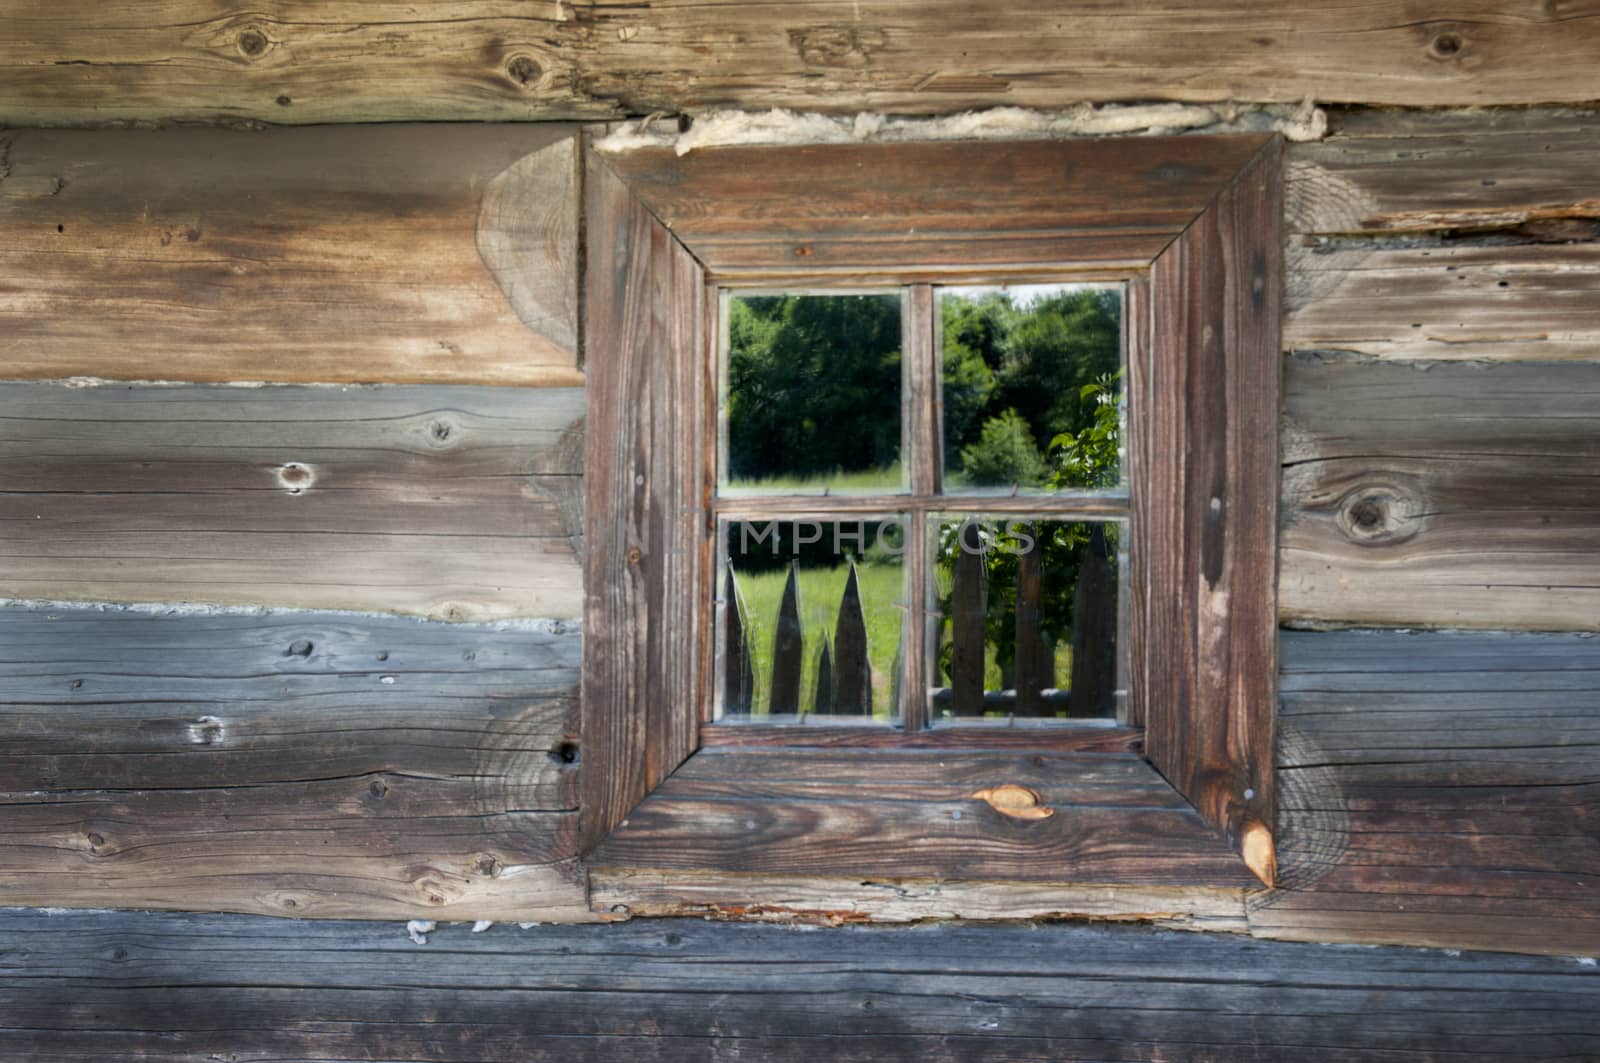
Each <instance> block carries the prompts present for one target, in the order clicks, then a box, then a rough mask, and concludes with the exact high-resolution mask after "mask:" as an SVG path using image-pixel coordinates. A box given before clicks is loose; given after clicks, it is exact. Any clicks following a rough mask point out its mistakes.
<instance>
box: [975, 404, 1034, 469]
mask: <svg viewBox="0 0 1600 1063" xmlns="http://www.w3.org/2000/svg"><path fill="white" fill-rule="evenodd" d="M961 471H962V473H963V475H964V476H965V478H966V480H967V482H968V483H970V484H973V485H975V486H999V487H1004V486H1008V485H1010V484H1021V485H1024V486H1034V485H1037V484H1042V483H1043V482H1044V480H1045V474H1046V465H1045V460H1044V458H1043V456H1041V455H1040V453H1039V448H1038V447H1036V446H1034V445H1033V432H1032V431H1031V430H1030V429H1029V427H1028V422H1027V421H1024V420H1023V419H1022V415H1021V414H1020V413H1018V412H1017V411H1016V410H1006V411H1004V412H1003V413H1001V414H1000V416H998V417H991V418H989V419H988V420H987V421H985V422H984V423H983V434H982V435H981V436H979V438H978V441H977V442H976V443H974V444H972V445H971V446H968V447H962V448H961Z"/></svg>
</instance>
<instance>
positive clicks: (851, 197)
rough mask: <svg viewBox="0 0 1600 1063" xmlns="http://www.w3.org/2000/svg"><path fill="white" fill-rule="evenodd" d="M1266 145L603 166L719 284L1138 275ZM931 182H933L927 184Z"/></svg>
mask: <svg viewBox="0 0 1600 1063" xmlns="http://www.w3.org/2000/svg"><path fill="white" fill-rule="evenodd" d="M1265 141H1266V136H1265V135H1264V134H1236V135H1230V136H1221V137H1204V138H1198V137H1139V138H1132V139H1127V140H1119V141H1107V140H1076V141H1074V140H1057V141H1035V142H1017V143H1008V144H1006V145H1004V148H1003V150H1000V149H999V148H997V146H995V145H985V144H982V143H966V144H943V143H935V144H822V145H814V146H810V147H798V148H771V147H752V148H716V149H702V150H700V151H695V152H691V153H690V154H688V155H686V156H683V157H682V158H680V157H678V156H677V155H676V154H674V153H673V152H672V151H671V150H670V149H666V148H654V149H641V150H637V151H627V152H618V153H615V154H612V155H608V156H607V161H608V162H609V163H610V165H611V166H612V167H613V168H614V169H615V170H616V172H617V173H618V174H619V175H621V177H622V178H623V179H624V180H626V181H627V182H628V183H629V184H630V185H631V186H632V187H633V188H634V190H635V193H636V194H637V195H638V196H639V198H640V199H641V200H642V201H643V202H644V204H645V205H646V206H647V207H649V209H650V210H651V211H652V212H653V213H654V214H655V215H656V216H657V217H658V218H660V219H661V220H662V221H663V222H664V223H666V225H667V227H668V228H669V229H671V230H672V231H673V233H674V234H675V235H677V236H678V238H679V239H681V240H683V241H684V242H685V243H686V244H688V245H689V247H691V248H692V249H693V250H694V253H695V256H696V257H697V258H698V259H699V260H700V261H701V262H702V263H704V264H705V266H706V268H707V269H708V270H709V271H710V272H712V273H713V274H716V275H718V276H739V275H741V274H766V273H785V272H789V273H793V272H798V271H801V270H804V271H807V272H826V271H828V270H839V271H845V272H850V271H859V270H863V269H870V270H873V271H876V272H883V271H889V272H893V271H897V270H898V271H917V270H924V271H926V270H929V269H934V268H938V267H946V268H955V269H984V268H999V269H1004V268H1008V267H1010V268H1018V269H1026V268H1029V267H1031V268H1033V269H1034V270H1037V269H1039V268H1040V264H1042V263H1043V264H1050V265H1057V264H1061V263H1069V264H1075V265H1079V266H1095V265H1102V266H1108V267H1114V266H1131V267H1134V268H1137V267H1142V266H1144V265H1145V264H1147V263H1148V262H1149V261H1150V260H1151V259H1153V258H1155V257H1156V255H1158V254H1159V253H1160V252H1161V250H1162V248H1164V247H1165V246H1166V245H1167V244H1168V243H1170V242H1171V241H1172V239H1173V238H1174V237H1175V236H1177V234H1178V233H1179V232H1181V231H1182V230H1183V228H1184V227H1185V226H1186V225H1188V224H1189V222H1190V221H1191V220H1192V219H1193V218H1194V216H1195V215H1196V214H1199V213H1200V212H1201V211H1202V210H1204V209H1205V207H1206V205H1207V204H1208V203H1209V202H1210V201H1211V200H1212V198H1213V197H1215V195H1216V194H1217V192H1218V190H1219V189H1220V188H1222V187H1223V186H1224V185H1226V184H1227V183H1228V182H1229V181H1230V180H1231V179H1232V178H1233V176H1234V175H1235V174H1236V173H1237V172H1238V171H1239V170H1240V168H1241V167H1243V166H1244V164H1245V163H1246V162H1248V161H1249V160H1250V159H1251V158H1252V157H1253V156H1254V155H1255V154H1256V152H1258V151H1259V150H1260V148H1261V145H1262V144H1263V143H1264V142H1265ZM934 173H936V174H938V175H939V179H938V180H936V181H933V180H928V179H927V175H928V174H934Z"/></svg>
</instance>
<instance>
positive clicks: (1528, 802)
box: [1250, 631, 1600, 956]
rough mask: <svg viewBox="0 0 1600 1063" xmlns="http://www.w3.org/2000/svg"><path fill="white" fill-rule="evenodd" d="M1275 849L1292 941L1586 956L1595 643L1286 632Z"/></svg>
mask: <svg viewBox="0 0 1600 1063" xmlns="http://www.w3.org/2000/svg"><path fill="white" fill-rule="evenodd" d="M1282 637H1283V678H1282V681H1281V684H1280V688H1281V690H1282V691H1283V708H1282V713H1281V715H1280V718H1279V734H1280V740H1279V748H1278V780H1279V795H1280V796H1279V804H1278V809H1279V811H1278V817H1279V837H1280V839H1281V841H1280V845H1279V868H1280V881H1281V882H1282V885H1283V887H1284V888H1282V889H1278V890H1273V891H1270V892H1267V893H1264V894H1261V895H1259V896H1257V897H1255V898H1253V899H1252V903H1251V906H1250V926H1251V930H1252V932H1253V933H1256V934H1258V935H1262V936H1269V937H1280V938H1293V939H1297V940H1318V941H1355V942H1365V943H1375V942H1406V943H1411V944H1418V945H1439V946H1445V947H1451V948H1488V949H1502V950H1508V951H1518V952H1547V953H1554V954H1559V955H1567V956H1571V955H1583V956H1593V955H1595V954H1596V953H1597V952H1600V913H1597V910H1596V906H1595V903H1594V893H1593V881H1594V878H1595V876H1596V875H1597V874H1600V857H1597V854H1596V851H1595V847H1594V844H1593V831H1592V830H1591V828H1590V826H1589V824H1590V822H1591V820H1592V819H1593V817H1594V815H1595V812H1596V809H1597V808H1600V773H1597V771H1596V769H1595V765H1596V762H1597V755H1600V717H1597V716H1596V714H1595V712H1594V706H1595V705H1596V704H1597V703H1600V644H1597V640H1596V639H1594V638H1592V637H1588V636H1585V635H1582V634H1535V633H1527V632H1522V633H1506V632H1403V631H1401V632H1396V631H1348V632H1284V633H1283V636H1282Z"/></svg>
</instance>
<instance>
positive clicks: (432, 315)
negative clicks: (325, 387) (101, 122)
mask: <svg viewBox="0 0 1600 1063" xmlns="http://www.w3.org/2000/svg"><path fill="white" fill-rule="evenodd" d="M141 18H142V16H141ZM16 24H17V23H16V20H15V19H8V25H13V26H14V25H16ZM117 32H118V33H119V34H126V33H131V34H133V35H135V36H137V34H138V31H136V30H128V29H125V30H119V31H117ZM4 47H5V45H0V49H3V48H4ZM5 68H6V64H5V62H4V61H3V60H0V70H4V69H5ZM12 69H13V70H14V69H15V68H14V67H13V68H12ZM57 69H63V68H59V67H58V68H57ZM5 80H6V76H5V75H0V81H5ZM0 91H3V90H0ZM575 143H576V141H575V138H574V135H573V131H572V128H571V127H570V126H523V127H516V128H511V129H506V128H486V127H478V128H473V127H470V126H433V125H430V126H366V127H359V128H348V129H266V130H253V131H248V132H236V131H226V130H214V129H212V130H208V129H166V130H156V131H150V130H98V131H95V132H74V131H59V130H57V131H52V130H12V131H0V225H3V226H4V228H5V232H6V240H5V244H4V246H3V247H0V277H4V282H3V283H0V357H3V359H4V366H5V368H4V370H3V374H4V376H5V377H7V378H10V379H56V378H67V377H78V376H87V377H104V378H110V379H119V380H130V379H131V380H151V379H154V380H187V381H202V382H222V381H235V380H252V381H273V382H279V383H301V382H304V383H366V382H370V383H441V384H534V385H576V384H579V383H581V382H582V377H581V375H580V374H579V372H578V370H577V355H576V353H575V352H576V351H577V335H576V321H577V298H576V276H577V267H576V260H577V254H576V251H577V211H578V193H577V171H576V166H577V161H576V155H575V151H576V148H575Z"/></svg>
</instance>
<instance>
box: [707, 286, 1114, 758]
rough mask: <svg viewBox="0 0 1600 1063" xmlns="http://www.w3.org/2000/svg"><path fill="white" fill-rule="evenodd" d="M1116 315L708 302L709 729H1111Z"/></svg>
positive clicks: (736, 292) (819, 301) (747, 298)
mask: <svg viewBox="0 0 1600 1063" xmlns="http://www.w3.org/2000/svg"><path fill="white" fill-rule="evenodd" d="M1122 301H1123V292H1122V287H1121V285H1120V284H1105V283H1092V284H1085V283H1082V282H1081V281H1072V280H1068V281H1055V282H1050V283H1040V282H1035V283H1026V284H1010V285H942V286H931V285H926V284H917V285H910V286H907V287H905V288H903V289H889V290H876V291H852V290H848V289H832V290H830V289H816V290H811V291H799V292H797V291H789V290H784V289H760V288H754V289H752V288H741V287H723V288H722V289H721V292H720V297H719V298H718V299H717V300H716V302H715V304H713V305H715V306H716V307H717V308H718V310H719V312H720V313H719V320H718V322H717V325H718V327H715V328H714V329H713V330H712V331H713V333H714V334H717V335H719V336H720V342H719V344H718V345H717V346H718V349H717V354H718V356H719V357H718V359H717V362H716V364H715V366H714V367H713V368H714V372H715V379H716V380H717V413H718V417H717V422H716V431H717V463H716V465H717V467H716V469H715V471H714V476H710V477H708V478H711V479H714V482H715V483H714V489H713V497H712V503H711V508H712V516H713V519H714V520H715V521H716V536H717V552H716V562H717V565H718V572H717V575H716V582H715V586H716V587H717V588H718V589H719V593H718V595H717V596H716V599H715V617H716V624H715V630H714V633H713V638H714V646H715V650H716V657H715V663H714V666H713V683H712V686H713V688H714V692H715V694H716V699H715V711H714V712H712V713H711V718H712V720H714V721H716V722H717V723H719V724H723V725H727V724H729V723H765V724H776V725H790V726H793V725H798V724H806V725H810V727H815V726H818V725H822V726H828V725H833V726H839V725H845V724H850V723H861V724H875V723H876V724H883V725H897V726H901V727H904V728H905V729H906V730H907V731H910V732H913V733H914V732H916V731H919V730H921V729H922V728H924V727H926V726H929V725H934V726H965V725H971V724H974V723H985V724H1002V725H1006V726H1019V725H1030V724H1042V723H1046V722H1055V721H1058V720H1062V719H1066V718H1071V719H1072V720H1073V721H1075V722H1076V723H1078V724H1082V723H1084V722H1085V721H1086V720H1104V721H1106V722H1112V721H1113V720H1114V719H1115V718H1116V717H1118V716H1122V715H1125V713H1124V712H1119V711H1118V707H1119V706H1118V702H1119V700H1120V698H1119V694H1120V692H1121V688H1122V687H1123V686H1124V685H1125V681H1126V668H1125V667H1124V666H1123V664H1124V658H1123V654H1122V652H1121V651H1122V650H1123V649H1124V648H1125V647H1124V646H1123V645H1122V644H1123V642H1124V641H1125V640H1124V639H1122V638H1120V637H1119V636H1120V635H1121V634H1122V628H1123V624H1122V620H1123V616H1124V610H1123V609H1122V605H1123V603H1124V601H1125V598H1126V595H1125V594H1124V593H1122V592H1123V588H1122V586H1121V580H1119V579H1118V576H1117V573H1118V572H1119V571H1122V570H1123V569H1125V565H1124V564H1123V563H1121V562H1122V558H1121V555H1122V553H1123V548H1124V547H1125V545H1126V524H1127V516H1128V492H1127V488H1126V482H1125V478H1124V474H1123V468H1122V466H1123V464H1124V463H1123V461H1122V455H1121V448H1120V446H1119V440H1120V438H1121V435H1122V432H1121V427H1120V424H1121V420H1122V410H1121V403H1120V402H1119V401H1118V400H1119V398H1120V396H1121V395H1122V385H1121V380H1122V376H1123V364H1122V354H1123V350H1124V347H1125V343H1124V339H1123V319H1122V312H1121V310H1122ZM908 352H909V353H908ZM710 472H711V470H708V473H710ZM912 542H915V543H917V544H919V546H918V548H916V549H912V548H911V547H910V544H911V543H912ZM1058 675H1059V676H1060V677H1061V681H1060V682H1058ZM1068 676H1070V677H1071V678H1070V686H1069V684H1068V682H1067V678H1068ZM1072 692H1075V693H1072ZM725 737H726V736H725ZM792 737H793V738H794V740H795V741H796V742H797V743H799V744H808V743H809V744H814V743H815V741H816V736H815V734H814V733H813V731H811V730H809V729H808V730H806V731H803V732H797V733H795V734H794V735H793V736H792ZM728 740H729V741H734V742H736V741H738V738H737V737H736V736H734V737H728Z"/></svg>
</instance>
